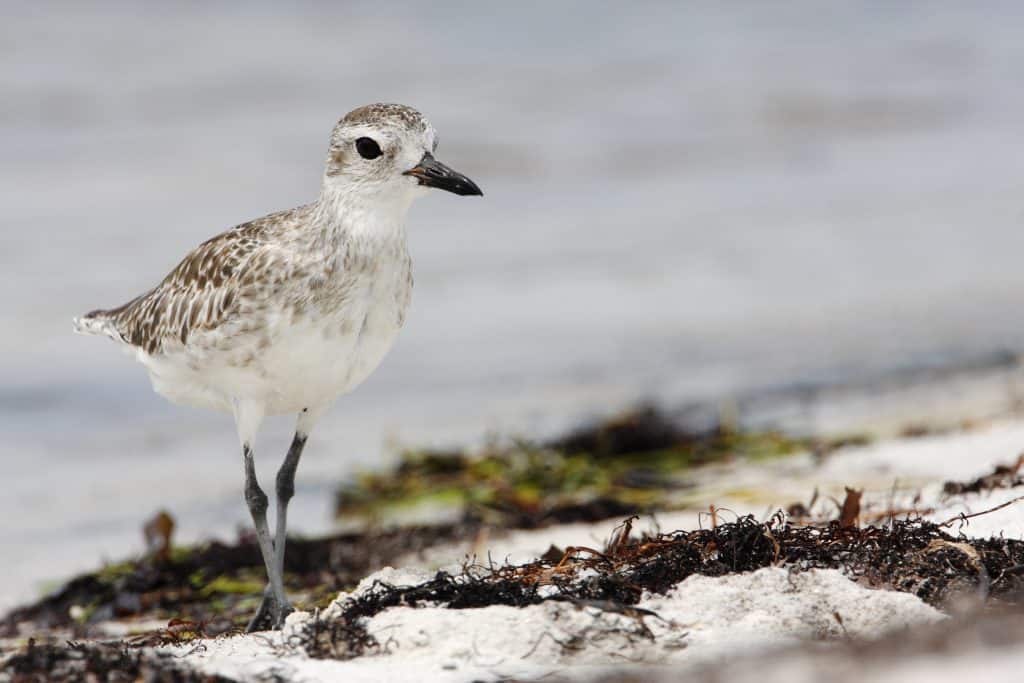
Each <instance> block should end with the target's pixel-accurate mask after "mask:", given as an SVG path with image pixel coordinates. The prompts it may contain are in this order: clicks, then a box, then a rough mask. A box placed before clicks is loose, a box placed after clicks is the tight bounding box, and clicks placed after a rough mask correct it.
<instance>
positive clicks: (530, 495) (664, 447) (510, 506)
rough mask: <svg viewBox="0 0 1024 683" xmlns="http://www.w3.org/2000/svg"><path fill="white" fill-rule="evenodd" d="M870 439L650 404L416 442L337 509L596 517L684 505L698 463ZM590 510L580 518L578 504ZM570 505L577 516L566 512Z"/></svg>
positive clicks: (527, 518)
mask: <svg viewBox="0 0 1024 683" xmlns="http://www.w3.org/2000/svg"><path fill="white" fill-rule="evenodd" d="M862 441H863V439H856V438H851V437H846V438H843V439H840V440H820V439H807V438H798V437H793V436H789V435H786V434H782V433H780V432H777V431H771V430H767V431H743V430H738V429H735V428H732V427H729V426H727V425H714V426H712V427H710V428H708V427H702V428H700V429H694V428H690V427H686V426H685V425H684V424H682V422H681V421H680V420H679V419H676V418H674V417H672V416H670V415H669V414H668V413H666V412H664V411H662V410H659V409H657V408H655V407H653V406H650V405H642V406H640V407H638V408H635V409H632V410H629V411H626V412H623V413H621V414H618V415H615V416H613V417H611V418H609V419H606V420H599V421H594V422H592V423H590V424H586V425H584V426H582V427H580V428H578V429H574V430H572V431H570V432H568V433H567V434H565V435H563V436H560V437H557V438H554V439H550V440H547V441H536V442H535V441H529V440H522V439H520V440H515V441H512V442H511V443H509V444H506V445H499V444H491V445H489V446H487V447H485V448H484V449H483V450H482V451H481V452H478V453H470V452H468V451H462V450H443V451H430V450H410V451H406V452H404V453H402V454H401V455H400V459H399V462H398V463H397V464H396V465H395V466H394V467H393V468H392V469H391V470H390V471H382V472H372V473H364V474H362V475H360V476H359V477H358V478H357V479H356V480H355V481H353V482H349V483H346V484H344V485H342V486H341V487H340V488H339V490H338V493H337V495H336V504H335V510H336V514H337V515H338V516H339V517H349V516H352V515H357V516H362V517H367V518H370V519H375V518H378V517H380V516H386V515H387V514H389V513H393V512H395V511H398V510H401V509H405V508H409V507H412V506H415V505H417V504H424V503H433V504H441V505H443V506H446V507H448V508H451V509H452V510H453V512H454V514H453V516H454V517H460V516H461V517H462V518H464V519H475V520H479V521H481V522H485V523H488V524H494V525H496V526H505V527H525V528H534V527H538V526H543V525H545V524H549V523H552V522H558V521H597V520H599V519H608V518H613V517H617V516H621V515H624V514H631V513H637V512H646V511H651V510H655V509H666V508H670V507H674V506H678V503H679V502H680V496H679V494H680V492H681V491H686V490H688V489H689V488H691V487H692V486H693V484H692V482H691V476H692V472H693V468H696V467H701V466H704V465H708V464H712V463H716V462H727V461H730V460H733V459H736V458H747V459H764V458H772V457H778V456H783V455H788V454H791V453H796V452H800V451H812V452H815V453H818V454H824V453H827V452H830V451H832V450H834V449H835V448H837V447H840V446H842V445H846V444H849V443H860V442H862ZM583 510H588V511H589V512H588V514H587V515H586V517H583V518H581V516H580V515H581V511H583ZM564 511H572V513H571V514H573V515H576V516H575V517H571V518H567V517H566V516H565V515H566V513H565V512H564Z"/></svg>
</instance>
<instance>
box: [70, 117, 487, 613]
mask: <svg viewBox="0 0 1024 683" xmlns="http://www.w3.org/2000/svg"><path fill="white" fill-rule="evenodd" d="M437 141H438V139H437V134H436V132H435V130H434V127H433V126H432V125H431V124H430V123H429V122H428V121H427V119H426V118H425V117H424V116H423V114H421V113H420V112H419V111H417V110H416V109H413V108H412V107H409V106H406V105H402V104H386V103H378V104H370V105H366V106H363V107H359V108H357V109H354V110H353V111H350V112H349V113H347V114H346V115H345V116H343V117H342V118H341V120H340V121H338V123H337V124H336V125H335V126H334V129H333V130H332V132H331V136H330V141H329V145H328V149H327V158H326V162H325V164H324V172H323V176H322V179H321V183H320V191H319V195H318V196H317V198H316V200H315V201H313V202H311V203H308V204H304V205H302V206H298V207H295V208H292V209H288V210H286V211H280V212H277V213H272V214H270V215H267V216H264V217H262V218H258V219H255V220H252V221H248V222H246V223H242V224H240V225H237V226H235V227H234V228H231V229H229V230H227V231H226V232H223V233H221V234H219V235H217V236H215V237H212V238H210V239H208V240H206V241H205V242H203V243H202V244H200V245H199V246H198V247H196V248H195V249H193V250H192V251H191V252H190V253H188V254H187V255H186V256H185V258H184V259H183V260H182V261H181V262H180V263H179V264H178V265H177V267H175V268H174V269H173V270H172V271H171V272H170V273H169V274H168V275H167V276H166V277H165V278H164V279H163V280H162V281H161V282H160V283H159V284H158V285H156V286H155V287H154V288H152V289H150V290H149V291H148V292H145V293H144V294H141V295H140V296H137V297H135V298H134V299H132V300H131V301H129V302H128V303H126V304H124V305H121V306H118V307H116V308H109V309H98V310H94V311H91V312H89V313H86V314H84V315H82V316H80V317H77V318H75V319H74V320H73V325H74V330H75V331H76V332H78V333H81V334H87V335H98V336H103V337H108V338H110V339H113V340H114V341H115V342H117V343H118V344H119V345H121V346H122V347H124V348H126V349H127V350H128V351H129V352H130V353H131V354H133V355H134V356H135V358H136V359H137V360H138V361H139V362H140V363H142V365H143V366H144V367H145V368H146V370H147V371H148V373H149V377H150V380H151V382H152V385H153V389H154V390H155V391H156V392H157V393H158V394H160V395H162V396H164V397H165V398H167V399H169V400H170V401H171V402H173V403H177V404H182V405H188V406H197V407H201V408H209V409H213V410H218V411H221V412H226V413H229V414H231V415H232V416H233V417H234V421H235V427H236V430H237V432H238V439H239V443H240V446H241V451H242V464H243V472H244V476H245V481H244V499H245V502H246V505H247V506H248V509H249V514H250V515H251V517H252V520H253V524H254V526H255V529H256V539H257V542H258V545H259V549H260V553H261V555H262V558H263V564H264V567H265V569H266V573H267V585H266V588H265V590H264V592H263V598H262V601H261V603H260V606H259V608H258V609H257V611H256V614H255V615H254V616H253V617H252V620H251V621H250V622H249V625H248V630H249V631H250V632H251V631H256V630H265V629H266V628H268V627H269V628H271V629H279V628H281V627H282V625H283V624H284V620H285V618H286V617H287V615H288V614H289V613H290V612H292V611H293V607H292V605H291V603H290V602H289V600H288V597H287V595H286V594H285V589H284V579H283V573H284V558H285V545H286V537H285V534H286V531H287V514H288V503H289V501H290V500H291V498H292V497H293V495H294V492H295V473H296V469H297V467H298V464H299V459H300V457H301V456H302V452H303V449H304V447H305V445H306V441H307V439H308V438H309V435H310V433H311V431H312V430H313V427H314V426H315V425H316V424H317V422H318V421H319V420H320V418H321V417H322V416H323V415H324V413H325V412H326V411H327V409H328V408H329V407H330V406H331V404H332V403H333V402H334V400H335V399H336V398H337V397H339V396H341V395H343V394H345V393H348V392H350V391H351V390H353V389H354V388H355V387H357V386H358V385H359V384H360V383H362V382H363V380H365V379H366V378H367V377H368V376H369V375H370V374H371V373H372V372H373V371H374V370H375V369H376V368H377V366H378V365H379V364H380V362H381V361H382V359H383V358H384V356H385V354H387V352H388V351H389V350H390V349H391V347H392V345H393V344H394V342H395V338H396V336H397V334H398V331H399V329H400V328H401V327H402V325H403V323H404V322H405V317H406V312H407V310H408V308H409V304H410V301H411V296H412V287H413V276H412V262H411V260H410V257H409V252H408V247H407V239H406V229H405V221H406V215H407V214H408V212H409V208H410V206H411V204H412V202H413V200H414V199H416V198H418V197H421V196H423V195H425V194H427V193H428V192H429V191H430V190H431V189H439V190H445V191H448V192H451V193H454V194H456V195H462V196H473V195H477V196H482V195H483V192H481V190H480V188H479V187H478V186H477V185H476V183H474V182H473V181H472V180H470V179H469V178H468V177H467V176H465V175H463V174H461V173H459V172H457V171H454V170H453V169H451V168H450V167H448V166H446V165H445V164H443V163H441V162H440V161H438V160H437V159H436V158H435V157H434V153H435V152H436V150H437ZM288 414H294V415H296V424H295V432H294V436H293V438H292V441H291V445H290V446H289V448H288V452H287V453H286V455H285V457H284V460H283V462H282V464H281V466H280V469H279V470H278V472H277V477H276V481H275V493H276V520H275V522H276V525H275V526H276V528H275V531H274V535H273V536H272V535H271V533H270V528H269V526H268V524H267V509H268V507H269V500H268V497H267V495H266V493H265V492H264V491H263V489H262V488H261V487H260V485H259V482H258V481H257V479H256V472H255V465H254V448H255V441H256V436H257V432H258V431H259V428H260V424H261V423H262V421H263V419H264V418H265V417H267V416H271V415H288Z"/></svg>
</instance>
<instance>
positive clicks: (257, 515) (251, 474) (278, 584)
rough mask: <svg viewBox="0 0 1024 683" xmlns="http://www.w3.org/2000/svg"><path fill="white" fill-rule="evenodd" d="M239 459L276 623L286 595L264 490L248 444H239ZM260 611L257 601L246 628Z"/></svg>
mask: <svg viewBox="0 0 1024 683" xmlns="http://www.w3.org/2000/svg"><path fill="white" fill-rule="evenodd" d="M242 459H243V460H244V461H245V502H246V504H247V505H248V506H249V513H250V514H251V515H252V521H253V523H254V524H255V525H256V539H257V541H258V542H259V546H260V553H261V554H262V555H263V564H264V566H265V567H266V569H267V579H268V580H269V585H268V588H269V590H270V592H271V594H272V595H273V598H274V603H275V604H273V605H270V606H268V608H269V610H270V612H271V617H272V620H273V622H274V626H278V625H279V624H280V622H281V621H283V619H284V617H283V616H282V610H283V608H284V606H286V605H288V599H287V597H285V594H284V581H283V580H282V578H281V574H280V573H279V572H278V571H277V565H276V564H275V563H274V542H273V541H272V540H271V538H270V529H269V528H268V527H267V494H265V493H264V492H263V489H261V488H260V485H259V483H258V482H257V481H256V467H255V464H254V463H253V458H252V450H251V449H250V448H249V446H248V444H246V445H244V446H243V447H242ZM263 612H264V606H263V605H261V606H260V610H259V611H258V612H257V614H256V616H255V617H254V618H253V620H252V621H251V622H250V623H249V628H250V630H253V629H255V628H258V627H259V626H260V624H259V620H262V619H261V617H262V616H263Z"/></svg>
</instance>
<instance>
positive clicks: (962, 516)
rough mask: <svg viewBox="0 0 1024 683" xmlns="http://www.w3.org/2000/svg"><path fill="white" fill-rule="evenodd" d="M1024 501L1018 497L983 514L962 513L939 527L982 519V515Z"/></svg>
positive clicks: (982, 512) (1022, 497) (1023, 497)
mask: <svg viewBox="0 0 1024 683" xmlns="http://www.w3.org/2000/svg"><path fill="white" fill-rule="evenodd" d="M1022 500H1024V496H1017V497H1016V498H1012V499H1010V500H1008V501H1006V502H1005V503H1002V504H1001V505H996V506H995V507H994V508H989V509H988V510H982V511H981V512H972V513H971V514H969V515H965V514H964V513H962V512H961V513H960V514H959V515H957V516H956V517H951V518H950V519H947V520H946V521H945V522H943V523H942V524H939V526H949V525H950V524H952V523H953V522H966V521H967V520H969V519H971V518H972V517H980V516H982V515H987V514H988V513H990V512H995V511H996V510H1002V509H1003V508H1005V507H1009V506H1011V505H1013V504H1014V503H1019V502H1020V501H1022Z"/></svg>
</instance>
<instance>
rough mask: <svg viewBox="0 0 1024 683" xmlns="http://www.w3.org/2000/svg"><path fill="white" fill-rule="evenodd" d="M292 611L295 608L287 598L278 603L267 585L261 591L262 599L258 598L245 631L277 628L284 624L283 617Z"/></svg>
mask: <svg viewBox="0 0 1024 683" xmlns="http://www.w3.org/2000/svg"><path fill="white" fill-rule="evenodd" d="M294 611H295V608H294V607H292V605H291V603H290V602H288V601H287V600H285V602H284V604H280V603H279V602H278V600H277V598H275V597H274V593H273V591H271V590H270V587H269V586H268V587H267V590H266V591H264V593H263V599H262V600H260V606H259V608H258V609H257V610H256V614H255V615H253V618H252V619H251V620H250V621H249V625H248V626H247V627H246V629H245V630H246V632H247V633H255V632H257V631H275V630H279V629H281V627H283V626H284V620H285V617H287V616H288V615H289V614H291V613H292V612H294Z"/></svg>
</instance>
